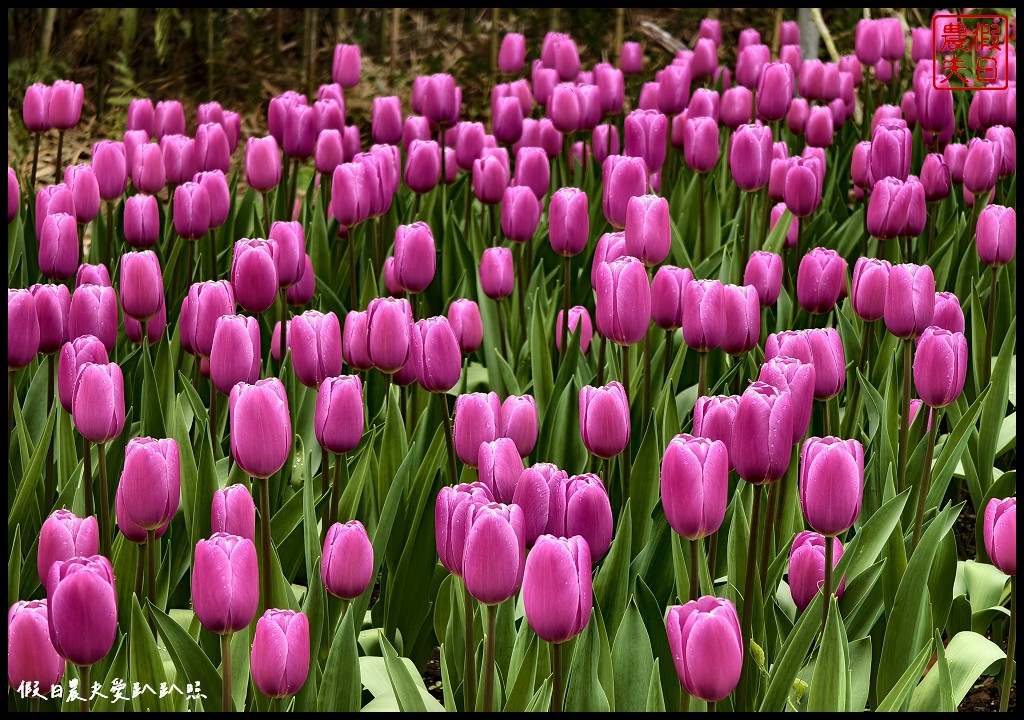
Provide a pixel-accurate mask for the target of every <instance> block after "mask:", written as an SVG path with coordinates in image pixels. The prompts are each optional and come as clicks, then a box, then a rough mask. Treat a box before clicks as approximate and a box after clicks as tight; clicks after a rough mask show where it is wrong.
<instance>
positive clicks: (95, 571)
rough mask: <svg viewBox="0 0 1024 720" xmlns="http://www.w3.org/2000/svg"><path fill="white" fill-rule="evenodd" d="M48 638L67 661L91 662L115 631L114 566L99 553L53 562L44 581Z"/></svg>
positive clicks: (99, 657)
mask: <svg viewBox="0 0 1024 720" xmlns="http://www.w3.org/2000/svg"><path fill="white" fill-rule="evenodd" d="M46 587H47V593H46V602H47V611H48V621H49V630H50V642H51V643H52V644H53V648H54V649H55V650H56V651H57V652H58V653H59V654H60V655H61V657H63V658H64V659H65V660H67V661H68V662H71V663H74V664H75V665H80V666H82V665H86V666H87V665H95V664H96V663H97V662H99V661H100V660H102V659H103V657H104V656H105V655H106V654H107V653H108V652H110V648H111V647H113V645H114V639H115V637H116V635H117V591H116V589H115V587H114V569H113V568H112V567H111V565H110V561H109V560H107V558H105V557H103V556H101V555H92V556H90V557H75V558H71V559H70V560H65V561H63V562H57V563H54V564H53V566H52V567H51V568H50V574H49V576H48V578H47V582H46Z"/></svg>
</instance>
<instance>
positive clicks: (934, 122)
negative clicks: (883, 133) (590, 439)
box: [908, 73, 955, 133]
mask: <svg viewBox="0 0 1024 720" xmlns="http://www.w3.org/2000/svg"><path fill="white" fill-rule="evenodd" d="M933 77H934V76H932V75H931V73H923V74H922V75H921V79H922V82H915V83H914V105H915V108H914V109H915V110H916V115H917V117H916V120H917V122H918V123H920V125H921V127H922V128H923V129H925V130H928V131H929V132H933V133H941V132H943V131H944V130H945V129H946V128H947V127H950V126H951V125H953V124H954V122H955V121H954V116H953V91H952V90H950V89H949V87H948V85H947V87H945V88H937V87H935V84H934V83H933ZM938 80H939V82H943V80H942V79H941V78H939V79H938ZM908 122H909V120H908Z"/></svg>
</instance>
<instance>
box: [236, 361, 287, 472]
mask: <svg viewBox="0 0 1024 720" xmlns="http://www.w3.org/2000/svg"><path fill="white" fill-rule="evenodd" d="M228 407H229V413H230V417H231V455H232V456H233V457H234V459H235V462H236V463H238V465H239V467H241V469H242V470H243V471H244V472H245V473H246V474H248V475H251V476H252V477H257V478H269V477H270V476H271V475H273V474H274V473H276V472H277V471H278V470H280V469H281V468H282V467H283V466H284V463H285V461H286V460H287V459H288V454H289V452H290V451H291V446H292V423H291V417H290V414H289V411H288V398H287V397H286V395H285V391H284V385H283V384H282V383H281V381H280V380H278V379H277V378H268V379H266V380H259V381H257V382H256V383H255V384H252V385H250V384H248V383H238V384H237V385H235V386H234V387H233V388H232V389H231V396H230V400H229V406H228Z"/></svg>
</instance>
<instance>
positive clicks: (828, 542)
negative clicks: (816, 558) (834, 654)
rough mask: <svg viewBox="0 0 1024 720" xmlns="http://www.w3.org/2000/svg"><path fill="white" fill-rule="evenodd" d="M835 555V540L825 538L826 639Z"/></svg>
mask: <svg viewBox="0 0 1024 720" xmlns="http://www.w3.org/2000/svg"><path fill="white" fill-rule="evenodd" d="M834 553H835V539H834V538H833V537H832V536H831V535H826V536H825V583H824V585H822V586H821V636H822V639H824V637H825V623H826V622H828V606H829V605H830V604H831V600H832V557H833V555H834Z"/></svg>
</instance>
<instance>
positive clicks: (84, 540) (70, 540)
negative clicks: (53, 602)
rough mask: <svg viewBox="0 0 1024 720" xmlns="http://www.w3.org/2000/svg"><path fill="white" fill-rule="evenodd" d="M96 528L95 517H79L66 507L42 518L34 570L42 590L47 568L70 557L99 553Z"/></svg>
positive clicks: (46, 579)
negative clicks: (37, 573)
mask: <svg viewBox="0 0 1024 720" xmlns="http://www.w3.org/2000/svg"><path fill="white" fill-rule="evenodd" d="M99 544H100V540H99V527H98V526H97V524H96V518H95V517H92V516H89V517H85V518H79V517H78V516H76V515H75V514H74V513H73V512H71V511H70V510H63V509H62V510H57V511H55V512H54V513H53V514H52V515H50V517H48V518H46V520H45V521H44V522H43V526H42V528H41V529H40V531H39V551H38V553H37V558H36V569H37V570H38V572H39V580H40V582H41V583H42V585H43V589H44V590H45V589H46V588H47V582H48V581H49V577H50V568H51V567H53V565H54V564H56V563H59V562H63V561H65V560H70V559H71V558H73V557H89V556H91V555H95V554H97V553H98V552H99Z"/></svg>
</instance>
